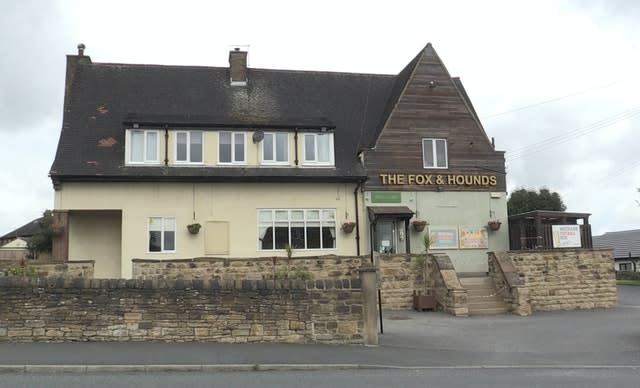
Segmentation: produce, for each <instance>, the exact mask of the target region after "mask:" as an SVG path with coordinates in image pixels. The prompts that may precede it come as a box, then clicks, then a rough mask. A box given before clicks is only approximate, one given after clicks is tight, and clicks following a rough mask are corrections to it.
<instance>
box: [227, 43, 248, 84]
mask: <svg viewBox="0 0 640 388" xmlns="http://www.w3.org/2000/svg"><path fill="white" fill-rule="evenodd" d="M229 74H230V75H231V85H232V86H245V85H246V84H247V52H246V51H240V49H239V48H235V49H234V50H233V51H231V52H229Z"/></svg>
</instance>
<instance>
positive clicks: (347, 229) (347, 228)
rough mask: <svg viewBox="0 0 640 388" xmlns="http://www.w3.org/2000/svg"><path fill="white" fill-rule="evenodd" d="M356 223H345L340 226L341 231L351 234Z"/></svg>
mask: <svg viewBox="0 0 640 388" xmlns="http://www.w3.org/2000/svg"><path fill="white" fill-rule="evenodd" d="M355 226H356V223H355V222H345V223H343V224H342V228H341V229H342V231H343V232H345V233H351V232H353V228H355Z"/></svg>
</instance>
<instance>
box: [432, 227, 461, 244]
mask: <svg viewBox="0 0 640 388" xmlns="http://www.w3.org/2000/svg"><path fill="white" fill-rule="evenodd" d="M429 238H430V239H431V247H430V249H458V228H457V227H455V226H430V227H429Z"/></svg>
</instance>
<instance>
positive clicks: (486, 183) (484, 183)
mask: <svg viewBox="0 0 640 388" xmlns="http://www.w3.org/2000/svg"><path fill="white" fill-rule="evenodd" d="M482 186H489V177H488V176H486V175H483V176H482Z"/></svg>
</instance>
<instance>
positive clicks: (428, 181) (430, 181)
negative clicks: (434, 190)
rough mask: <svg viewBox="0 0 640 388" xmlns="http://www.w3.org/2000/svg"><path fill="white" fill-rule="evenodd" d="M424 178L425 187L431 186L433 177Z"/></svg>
mask: <svg viewBox="0 0 640 388" xmlns="http://www.w3.org/2000/svg"><path fill="white" fill-rule="evenodd" d="M424 178H425V179H426V180H427V181H426V182H425V184H427V185H432V184H433V181H432V179H433V175H425V176H424Z"/></svg>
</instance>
